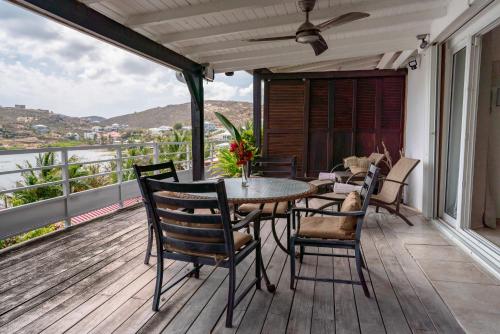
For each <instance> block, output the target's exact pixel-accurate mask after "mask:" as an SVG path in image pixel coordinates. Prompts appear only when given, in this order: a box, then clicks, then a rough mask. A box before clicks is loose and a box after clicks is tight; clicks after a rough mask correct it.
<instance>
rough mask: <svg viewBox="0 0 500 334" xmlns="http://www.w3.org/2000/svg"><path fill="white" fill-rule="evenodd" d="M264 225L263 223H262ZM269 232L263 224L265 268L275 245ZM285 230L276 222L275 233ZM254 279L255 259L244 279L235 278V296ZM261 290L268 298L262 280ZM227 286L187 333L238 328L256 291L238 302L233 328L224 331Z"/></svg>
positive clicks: (217, 331)
mask: <svg viewBox="0 0 500 334" xmlns="http://www.w3.org/2000/svg"><path fill="white" fill-rule="evenodd" d="M263 223H264V222H263ZM268 229H269V230H270V222H265V223H264V226H263V231H265V232H264V235H263V238H262V242H263V245H262V258H263V262H264V265H265V266H267V265H268V263H269V260H270V259H271V256H272V255H273V253H274V252H275V250H276V247H277V245H276V243H274V242H273V241H274V239H273V237H272V235H271V234H270V233H267V230H268ZM284 230H285V224H284V222H283V221H280V222H278V224H277V226H276V232H277V234H278V235H280V236H281V235H282V234H283V232H284ZM240 265H241V264H240ZM254 278H255V259H253V261H252V263H251V266H250V267H249V268H248V270H247V271H246V272H245V274H244V277H241V280H240V279H238V277H237V282H239V286H238V285H237V286H238V290H237V292H236V295H237V296H239V293H240V292H241V290H242V289H245V287H247V286H249V284H250V283H251V282H252V281H253V280H254ZM262 289H263V291H264V292H266V293H267V297H270V296H271V294H269V293H268V292H267V290H266V285H265V283H264V280H262ZM227 290H228V286H227V282H225V283H224V284H223V285H222V286H221V287H220V288H219V291H218V292H217V295H216V296H214V298H212V300H211V303H210V304H209V305H207V307H205V309H204V310H203V312H202V313H201V314H200V316H199V317H198V318H197V319H196V321H195V322H194V323H193V325H192V326H191V327H190V328H189V331H188V332H189V333H190V334H191V333H194V334H195V333H200V334H201V333H207V331H212V332H214V333H233V332H234V331H236V329H237V328H238V326H239V324H240V322H241V319H242V317H243V315H244V313H245V310H246V308H247V307H248V304H249V303H250V301H251V300H252V297H253V295H254V293H255V291H256V289H255V288H254V289H252V290H250V292H249V293H248V294H247V296H246V297H245V298H244V299H243V300H242V301H241V302H240V304H239V305H238V306H237V307H236V308H235V309H234V313H233V328H231V329H226V328H225V323H226V307H224V304H225V303H226V301H227V292H228V291H227Z"/></svg>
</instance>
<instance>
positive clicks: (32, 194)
mask: <svg viewBox="0 0 500 334" xmlns="http://www.w3.org/2000/svg"><path fill="white" fill-rule="evenodd" d="M56 164H57V160H56V158H55V154H54V152H45V153H39V154H38V155H37V156H36V157H35V166H36V167H37V168H41V169H40V170H32V168H33V164H32V163H31V162H29V161H25V162H24V165H19V164H18V165H17V168H18V169H30V170H29V171H24V172H22V173H21V177H22V181H19V182H16V187H18V188H20V187H27V186H33V185H37V184H43V183H49V182H54V181H59V180H61V171H60V168H59V167H53V168H51V167H50V166H54V165H56ZM42 167H43V168H42ZM57 196H62V186H61V185H47V186H41V187H36V188H31V189H25V190H19V191H16V192H14V193H13V194H12V195H11V196H9V197H8V198H7V202H10V203H11V205H12V206H19V205H23V204H27V203H33V202H36V201H40V200H43V199H49V198H53V197H57Z"/></svg>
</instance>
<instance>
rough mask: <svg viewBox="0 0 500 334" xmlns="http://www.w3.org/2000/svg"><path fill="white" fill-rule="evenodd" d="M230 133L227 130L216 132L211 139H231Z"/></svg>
mask: <svg viewBox="0 0 500 334" xmlns="http://www.w3.org/2000/svg"><path fill="white" fill-rule="evenodd" d="M231 138H232V137H231V134H230V133H229V132H228V131H224V132H222V133H219V134H216V135H215V136H213V139H215V140H217V141H230V140H231Z"/></svg>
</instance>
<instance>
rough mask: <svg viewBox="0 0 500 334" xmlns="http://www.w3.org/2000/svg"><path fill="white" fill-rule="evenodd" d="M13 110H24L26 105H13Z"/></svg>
mask: <svg viewBox="0 0 500 334" xmlns="http://www.w3.org/2000/svg"><path fill="white" fill-rule="evenodd" d="M14 108H16V109H26V105H25V104H15V105H14Z"/></svg>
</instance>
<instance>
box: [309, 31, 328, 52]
mask: <svg viewBox="0 0 500 334" xmlns="http://www.w3.org/2000/svg"><path fill="white" fill-rule="evenodd" d="M318 36H319V38H318V40H317V41H316V42H313V43H311V46H312V48H313V50H314V53H315V54H316V56H319V55H320V54H322V53H323V52H325V51H326V50H328V44H326V41H325V39H324V38H323V36H321V35H318Z"/></svg>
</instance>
